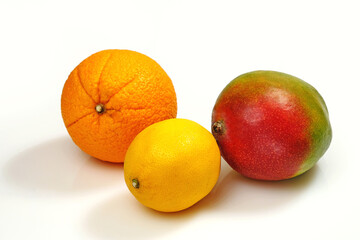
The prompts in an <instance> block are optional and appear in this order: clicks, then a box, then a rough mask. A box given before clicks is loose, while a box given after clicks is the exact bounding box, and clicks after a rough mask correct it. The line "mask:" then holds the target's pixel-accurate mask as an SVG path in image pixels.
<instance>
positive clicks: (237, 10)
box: [0, 0, 360, 240]
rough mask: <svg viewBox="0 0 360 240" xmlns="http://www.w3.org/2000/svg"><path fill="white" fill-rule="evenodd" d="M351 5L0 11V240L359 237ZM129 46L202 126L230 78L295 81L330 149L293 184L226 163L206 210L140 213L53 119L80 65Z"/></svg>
mask: <svg viewBox="0 0 360 240" xmlns="http://www.w3.org/2000/svg"><path fill="white" fill-rule="evenodd" d="M359 10H360V8H359V2H358V1H346V0H343V1H331V0H327V1H315V0H313V1H306V0H302V1H265V0H264V1H259V0H252V1H209V0H208V1H195V0H192V1H184V0H182V1H169V0H168V1H57V2H51V1H4V0H1V2H0V26H1V28H0V29H1V32H0V34H1V37H0V51H1V52H0V73H1V75H0V80H1V87H0V104H1V107H0V109H1V111H0V114H1V117H0V121H1V124H0V126H1V127H0V131H1V132H0V149H1V152H0V154H1V155H0V157H1V158H0V239H2V240H8V239H67V240H70V239H76V240H81V239H87V240H88V239H90V240H92V239H277V240H278V239H360V230H359V214H360V207H359V203H360V198H359V189H360V188H359V183H360V181H359V168H360V161H359V151H358V149H359V135H360V131H359V122H360V119H359V116H360V114H359V110H358V109H359V107H358V105H359V103H360V101H359V84H358V82H359V80H360V79H359V78H360V77H359V76H360V74H359V70H360V67H359V63H360V57H359V56H360V47H359V44H360V35H359V32H360V26H359V25H360V14H359ZM111 48H115V49H131V50H135V51H138V52H141V53H144V54H146V55H148V56H150V57H151V58H153V59H154V60H156V61H157V62H158V63H159V64H160V65H161V66H162V67H163V68H164V69H165V71H166V72H167V73H168V75H169V76H170V77H171V79H172V80H173V83H174V86H175V90H176V92H177V98H178V117H180V118H188V119H191V120H194V121H196V122H198V123H200V124H201V125H203V126H204V127H206V128H207V129H210V116H211V111H212V107H213V105H214V103H215V100H216V98H217V96H218V94H219V93H220V91H221V90H222V89H223V88H224V87H225V85H226V84H227V83H228V82H230V81H231V80H232V79H233V78H235V77H236V76H238V75H240V74H242V73H245V72H249V71H253V70H258V69H263V70H277V71H282V72H285V73H289V74H292V75H294V76H297V77H299V78H302V79H303V80H305V81H307V82H309V83H310V84H312V85H313V86H314V87H315V88H317V89H318V91H319V92H320V93H321V94H322V96H323V97H324V99H325V101H326V103H327V105H328V108H329V112H330V119H331V123H332V127H333V132H334V136H333V141H332V144H331V146H330V148H329V150H328V151H327V153H326V154H325V155H324V157H323V158H322V159H321V160H320V161H319V163H318V164H317V165H316V166H315V167H314V168H313V169H312V170H311V171H309V172H308V173H306V174H304V175H303V176H300V177H298V178H295V179H293V180H288V181H281V182H261V181H252V180H247V179H244V178H243V177H241V176H240V175H239V174H237V173H236V172H234V171H232V170H231V169H230V168H229V167H228V165H227V164H226V162H224V161H223V162H222V171H221V174H220V178H219V181H218V183H217V185H216V187H215V188H214V190H213V191H212V192H211V194H210V195H208V196H207V197H206V198H205V199H203V200H202V201H201V202H199V203H198V204H197V205H195V206H194V207H192V208H190V209H188V210H186V211H183V212H179V213H175V214H163V213H158V212H155V211H152V210H150V209H147V208H145V207H143V206H142V205H141V204H140V203H138V202H137V201H136V200H135V198H133V196H132V195H131V194H130V192H129V191H128V189H127V188H126V186H125V184H124V181H123V166H122V165H115V164H108V163H104V162H100V161H98V160H96V159H94V158H91V157H89V156H88V155H86V154H85V153H83V152H81V150H79V149H78V148H77V147H76V146H75V145H74V144H73V142H72V141H71V139H70V137H69V136H68V134H67V132H66V129H65V127H64V124H63V122H62V118H61V114H60V96H61V91H62V87H63V84H64V82H65V80H66V79H67V77H68V75H69V73H70V72H71V71H72V69H73V68H74V67H75V66H76V65H77V64H79V63H80V62H81V61H82V60H83V59H85V58H86V57H88V56H89V55H91V54H92V53H95V52H97V51H100V50H103V49H111Z"/></svg>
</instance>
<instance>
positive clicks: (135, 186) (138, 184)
mask: <svg viewBox="0 0 360 240" xmlns="http://www.w3.org/2000/svg"><path fill="white" fill-rule="evenodd" d="M131 182H132V186H133V187H134V188H139V187H140V183H139V180H137V179H136V178H134V179H133V180H131Z"/></svg>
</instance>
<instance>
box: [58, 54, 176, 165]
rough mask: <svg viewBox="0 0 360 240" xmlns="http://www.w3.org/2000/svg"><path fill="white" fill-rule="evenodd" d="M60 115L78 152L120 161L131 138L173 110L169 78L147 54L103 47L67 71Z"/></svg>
mask: <svg viewBox="0 0 360 240" xmlns="http://www.w3.org/2000/svg"><path fill="white" fill-rule="evenodd" d="M61 113H62V117H63V120H64V123H65V126H66V128H67V131H68V132H69V134H70V136H71V138H72V139H73V141H74V142H75V144H76V145H78V146H79V147H80V148H81V149H82V150H83V151H84V152H86V153H88V154H89V155H91V156H93V157H95V158H98V159H101V160H104V161H109V162H124V158H125V153H126V150H127V148H128V147H129V145H130V143H131V141H132V140H133V139H134V137H135V136H136V135H137V134H138V133H139V132H141V131H142V130H143V129H145V128H146V127H147V126H149V125H151V124H153V123H155V122H159V121H162V120H165V119H169V118H175V117H176V113H177V103H176V94H175V90H174V86H173V84H172V81H171V79H170V78H169V76H168V75H167V74H166V72H165V71H164V70H163V69H162V68H161V67H160V65H159V64H157V63H156V62H155V61H154V60H152V59H151V58H149V57H147V56H145V55H143V54H141V53H138V52H134V51H130V50H104V51H100V52H97V53H95V54H93V55H91V56H90V57H88V58H86V59H85V60H84V61H82V62H81V63H80V64H79V65H78V66H77V67H76V68H75V69H74V70H73V71H72V72H71V74H70V75H69V78H68V79H67V81H66V82H65V85H64V88H63V91H62V96H61Z"/></svg>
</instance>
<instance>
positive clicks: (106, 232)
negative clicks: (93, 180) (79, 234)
mask: <svg viewBox="0 0 360 240" xmlns="http://www.w3.org/2000/svg"><path fill="white" fill-rule="evenodd" d="M193 213H194V211H191V208H189V209H187V210H183V211H179V212H175V213H163V212H158V211H155V210H153V209H150V208H147V207H145V206H143V205H142V204H141V203H140V202H138V201H137V200H136V199H135V198H134V197H133V196H132V195H131V193H130V192H129V191H128V189H126V190H125V191H123V192H121V193H119V194H117V195H115V196H113V197H112V198H110V199H108V200H106V201H104V202H101V203H99V204H98V205H96V206H95V207H94V209H93V210H92V211H90V212H89V214H88V215H87V216H86V219H85V220H84V228H85V231H87V232H88V233H89V234H90V235H93V236H97V237H99V239H134V240H136V239H158V238H159V237H160V236H166V235H167V234H169V233H171V232H173V231H176V230H179V229H180V228H182V227H183V226H184V225H187V224H190V223H191V219H192V218H193V217H194V214H193Z"/></svg>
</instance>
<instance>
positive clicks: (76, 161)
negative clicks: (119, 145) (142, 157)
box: [3, 137, 123, 193]
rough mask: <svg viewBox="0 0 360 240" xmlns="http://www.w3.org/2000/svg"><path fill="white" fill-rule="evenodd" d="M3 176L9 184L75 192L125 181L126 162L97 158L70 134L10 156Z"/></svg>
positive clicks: (38, 189) (24, 187) (25, 187)
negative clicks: (74, 140)
mask: <svg viewBox="0 0 360 240" xmlns="http://www.w3.org/2000/svg"><path fill="white" fill-rule="evenodd" d="M3 175H4V177H5V180H6V181H8V182H9V184H14V185H16V186H18V187H20V188H23V189H27V190H35V191H52V192H60V193H74V192H82V191H90V190H95V189H104V188H106V187H107V186H114V185H119V184H123V164H114V163H108V162H103V161H101V160H98V159H95V158H93V157H91V156H89V155H87V154H86V153H84V152H82V151H81V150H80V149H79V148H78V147H77V146H76V145H75V144H74V143H73V142H72V140H71V139H70V137H59V138H56V139H52V140H49V141H46V142H44V143H41V144H39V145H37V146H34V147H31V148H29V149H26V150H24V151H22V152H21V153H19V154H17V155H16V156H14V157H13V158H11V159H10V160H9V161H8V162H7V163H6V165H5V167H4V169H3Z"/></svg>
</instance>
